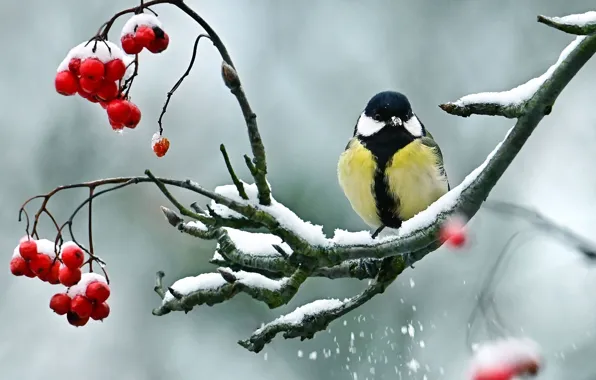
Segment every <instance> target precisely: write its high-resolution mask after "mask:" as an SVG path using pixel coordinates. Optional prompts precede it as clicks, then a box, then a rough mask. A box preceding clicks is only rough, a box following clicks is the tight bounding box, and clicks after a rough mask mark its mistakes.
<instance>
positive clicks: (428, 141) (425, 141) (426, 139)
mask: <svg viewBox="0 0 596 380" xmlns="http://www.w3.org/2000/svg"><path fill="white" fill-rule="evenodd" d="M423 127H424V126H423ZM424 130H425V132H426V136H422V137H421V138H420V142H421V143H422V145H425V146H427V147H429V148H434V149H435V151H436V153H437V158H438V160H437V161H438V165H439V170H440V171H441V174H443V175H444V176H445V179H447V189H448V190H451V186H450V185H449V179H448V177H447V172H446V171H445V166H444V164H443V153H442V152H441V148H439V145H438V144H437V143H436V142H435V140H434V139H433V135H431V133H430V132H429V131H428V130H427V129H426V128H424Z"/></svg>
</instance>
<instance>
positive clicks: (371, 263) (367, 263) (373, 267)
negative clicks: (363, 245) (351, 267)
mask: <svg viewBox="0 0 596 380" xmlns="http://www.w3.org/2000/svg"><path fill="white" fill-rule="evenodd" d="M358 269H359V270H361V271H364V273H366V275H367V276H368V277H369V278H374V277H376V275H377V273H378V269H377V264H376V262H375V260H372V259H360V260H358Z"/></svg>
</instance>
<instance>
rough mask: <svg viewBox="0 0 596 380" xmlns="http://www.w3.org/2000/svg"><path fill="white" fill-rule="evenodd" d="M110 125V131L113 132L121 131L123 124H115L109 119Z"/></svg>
mask: <svg viewBox="0 0 596 380" xmlns="http://www.w3.org/2000/svg"><path fill="white" fill-rule="evenodd" d="M109 121H110V125H111V126H112V130H114V131H122V130H123V129H124V124H122V123H116V122H114V121H113V120H112V119H109Z"/></svg>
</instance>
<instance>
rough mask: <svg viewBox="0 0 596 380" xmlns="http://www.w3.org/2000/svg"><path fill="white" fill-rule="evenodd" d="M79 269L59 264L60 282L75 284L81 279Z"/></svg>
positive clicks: (65, 284)
mask: <svg viewBox="0 0 596 380" xmlns="http://www.w3.org/2000/svg"><path fill="white" fill-rule="evenodd" d="M81 275H82V273H81V270H80V269H78V268H77V269H70V268H69V267H67V266H65V265H61V266H60V273H59V274H58V279H59V280H60V283H61V284H62V285H64V286H73V285H76V284H77V283H78V282H79V281H81Z"/></svg>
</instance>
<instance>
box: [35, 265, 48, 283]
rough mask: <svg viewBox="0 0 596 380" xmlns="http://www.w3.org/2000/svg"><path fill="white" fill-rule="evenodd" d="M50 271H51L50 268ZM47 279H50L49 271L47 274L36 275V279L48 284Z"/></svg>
mask: <svg viewBox="0 0 596 380" xmlns="http://www.w3.org/2000/svg"><path fill="white" fill-rule="evenodd" d="M50 270H51V268H50ZM49 277H50V271H49V270H48V271H47V272H43V273H40V274H39V275H37V278H39V279H40V280H41V281H43V282H48V278H49Z"/></svg>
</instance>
